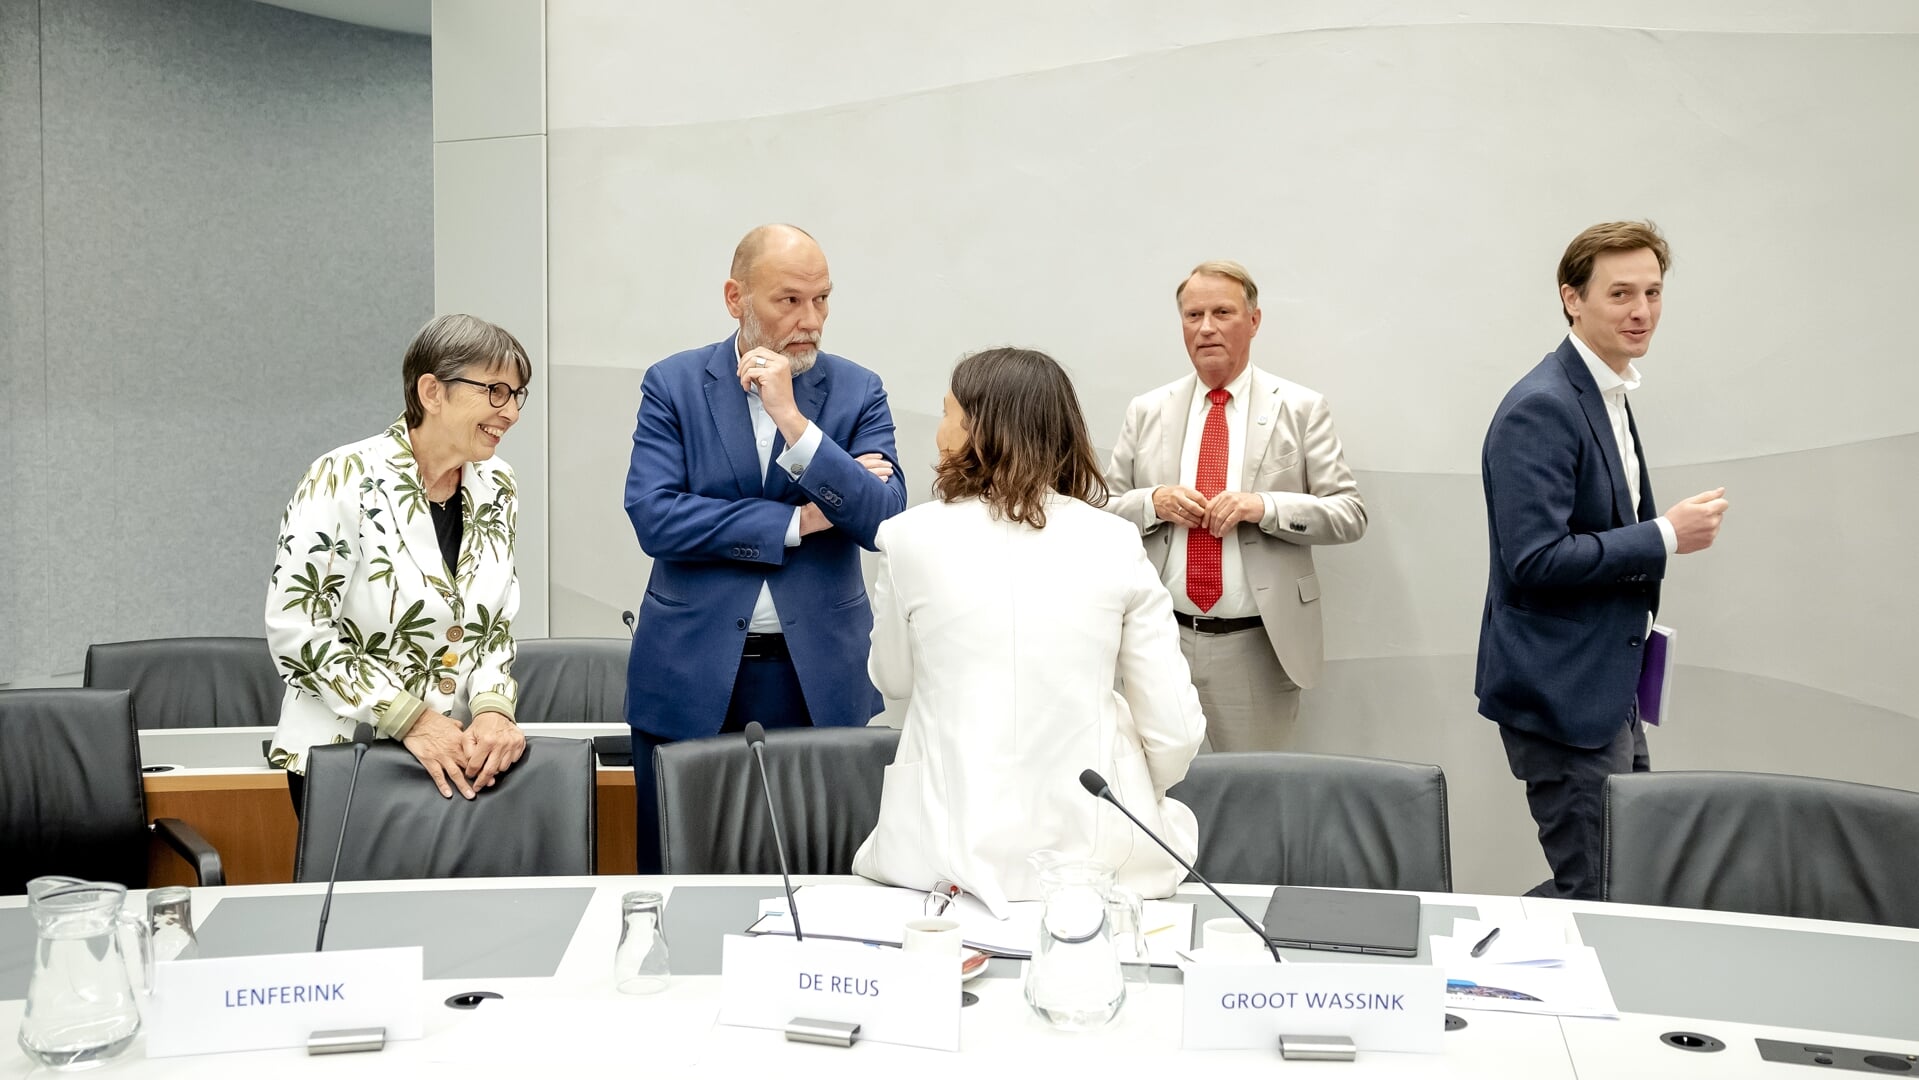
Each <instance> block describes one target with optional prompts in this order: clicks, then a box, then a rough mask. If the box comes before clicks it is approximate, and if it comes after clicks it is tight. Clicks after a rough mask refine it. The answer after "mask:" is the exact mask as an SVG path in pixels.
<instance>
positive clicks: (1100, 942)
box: [1026, 851, 1126, 1031]
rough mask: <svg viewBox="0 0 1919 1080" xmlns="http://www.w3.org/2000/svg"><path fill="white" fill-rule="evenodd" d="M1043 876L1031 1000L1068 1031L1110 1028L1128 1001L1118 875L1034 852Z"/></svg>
mask: <svg viewBox="0 0 1919 1080" xmlns="http://www.w3.org/2000/svg"><path fill="white" fill-rule="evenodd" d="M1028 861H1030V862H1031V863H1032V864H1033V867H1034V868H1035V869H1036V870H1038V871H1039V883H1040V893H1041V902H1042V905H1043V906H1042V908H1041V914H1040V925H1039V940H1038V941H1036V942H1035V943H1034V944H1033V959H1032V960H1031V961H1030V962H1029V963H1028V964H1027V965H1026V1003H1027V1004H1028V1005H1031V1006H1032V1007H1033V1011H1034V1012H1036V1013H1038V1014H1039V1016H1040V1019H1042V1020H1045V1021H1046V1022H1047V1023H1049V1024H1051V1025H1053V1026H1054V1027H1057V1028H1062V1029H1064V1030H1067V1031H1091V1030H1094V1029H1096V1028H1102V1027H1105V1026H1106V1025H1107V1024H1110V1023H1112V1022H1113V1019H1114V1018H1115V1017H1117V1016H1118V1015H1119V1008H1120V1006H1121V1005H1122V1004H1124V1003H1125V1001H1126V980H1125V978H1124V976H1123V975H1122V974H1121V971H1120V952H1119V948H1118V945H1117V943H1116V942H1115V941H1114V940H1113V926H1114V921H1115V920H1114V919H1113V913H1112V908H1113V907H1114V906H1115V905H1124V904H1125V902H1126V901H1125V900H1124V899H1123V898H1122V897H1120V896H1118V895H1116V893H1115V890H1114V886H1113V870H1112V868H1111V867H1109V866H1106V865H1105V864H1103V863H1097V862H1093V861H1091V860H1089V859H1078V858H1071V857H1067V856H1063V855H1061V854H1059V853H1058V852H1055V851H1040V852H1035V853H1034V854H1033V855H1032V856H1031V857H1030V858H1029V860H1028Z"/></svg>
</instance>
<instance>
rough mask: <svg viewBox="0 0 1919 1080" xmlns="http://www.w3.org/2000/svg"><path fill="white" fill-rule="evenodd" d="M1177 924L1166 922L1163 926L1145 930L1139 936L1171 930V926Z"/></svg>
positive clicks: (1176, 924)
mask: <svg viewBox="0 0 1919 1080" xmlns="http://www.w3.org/2000/svg"><path fill="white" fill-rule="evenodd" d="M1178 925H1179V924H1178V923H1167V924H1166V925H1165V926H1155V927H1153V928H1152V929H1151V930H1148V931H1146V932H1145V933H1144V934H1141V935H1140V936H1141V937H1152V936H1153V935H1154V934H1157V933H1159V932H1160V931H1162V930H1171V929H1172V928H1173V927H1175V926H1178Z"/></svg>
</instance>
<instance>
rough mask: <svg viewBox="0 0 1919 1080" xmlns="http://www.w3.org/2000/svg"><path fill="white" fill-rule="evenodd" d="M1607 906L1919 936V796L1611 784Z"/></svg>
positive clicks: (1764, 784) (1663, 777)
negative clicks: (1867, 926)
mask: <svg viewBox="0 0 1919 1080" xmlns="http://www.w3.org/2000/svg"><path fill="white" fill-rule="evenodd" d="M1604 845H1605V846H1604V850H1605V883H1604V893H1603V895H1604V897H1605V898H1606V899H1608V900H1614V901H1618V902H1620V903H1627V904H1663V905H1666V906H1669V907H1689V908H1707V909H1710V910H1713V911H1745V912H1751V913H1753V914H1758V915H1793V916H1798V917H1800V918H1807V919H1842V920H1845V921H1847V922H1865V923H1880V924H1882V925H1887V926H1919V872H1916V871H1915V870H1914V869H1913V857H1914V853H1915V852H1919V792H1911V791H1901V790H1898V789H1895V788H1883V787H1873V786H1871V785H1868V784H1850V783H1846V782H1845V781H1842V780H1820V779H1815V778H1812V777H1807V776H1773V775H1769V774H1765V773H1743V772H1649V773H1631V774H1625V775H1619V776H1612V777H1608V778H1607V780H1606V825H1605V841H1604Z"/></svg>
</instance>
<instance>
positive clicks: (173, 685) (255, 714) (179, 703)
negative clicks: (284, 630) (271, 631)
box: [84, 637, 287, 728]
mask: <svg viewBox="0 0 1919 1080" xmlns="http://www.w3.org/2000/svg"><path fill="white" fill-rule="evenodd" d="M84 682H85V684H86V685H87V686H93V687H101V688H105V689H119V690H131V691H133V715H134V716H135V718H137V719H138V720H139V722H140V726H141V727H143V728H181V727H272V726H274V725H275V724H278V723H279V722H280V703H281V702H282V701H283V700H285V698H286V690H287V686H286V683H284V682H282V681H281V680H280V672H279V669H278V668H277V667H276V666H275V665H274V662H273V654H272V652H271V651H269V650H268V649H267V641H266V639H265V638H245V637H184V638H156V639H154V640H152V641H116V642H112V643H108V644H102V645H89V646H88V647H87V671H86V676H85V678H84Z"/></svg>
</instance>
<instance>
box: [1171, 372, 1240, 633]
mask: <svg viewBox="0 0 1919 1080" xmlns="http://www.w3.org/2000/svg"><path fill="white" fill-rule="evenodd" d="M1252 385H1253V365H1251V364H1247V365H1246V369H1245V370H1244V371H1241V372H1240V373H1239V375H1238V376H1236V377H1235V378H1234V379H1233V381H1232V382H1229V383H1227V384H1226V386H1225V387H1224V389H1225V391H1226V393H1227V395H1228V396H1227V398H1226V404H1225V406H1224V408H1225V409H1226V487H1225V488H1224V489H1223V490H1226V491H1239V490H1240V479H1241V473H1242V472H1243V471H1244V466H1245V464H1246V392H1247V391H1248V390H1250V389H1252ZM1207 389H1208V388H1207V386H1206V384H1205V383H1198V384H1196V385H1195V386H1194V387H1193V407H1192V410H1191V411H1190V412H1188V413H1187V414H1186V442H1185V445H1183V446H1182V447H1181V448H1180V451H1179V479H1180V482H1181V483H1183V484H1185V485H1186V486H1187V487H1191V488H1197V487H1199V483H1198V480H1199V443H1200V440H1201V439H1202V438H1203V437H1204V436H1205V434H1206V415H1207V414H1208V413H1210V412H1212V410H1213V403H1212V402H1211V401H1208V400H1207V399H1206V394H1207ZM1260 500H1261V501H1262V502H1267V501H1268V500H1267V499H1266V496H1264V495H1261V496H1260ZM1150 505H1151V503H1150V502H1149V503H1148V506H1150ZM1268 509H1271V507H1270V506H1268ZM1173 528H1174V529H1176V530H1177V531H1176V532H1175V533H1174V534H1173V543H1172V547H1171V549H1170V550H1168V551H1167V553H1166V568H1165V571H1164V572H1163V573H1162V574H1161V575H1160V580H1162V581H1164V582H1165V583H1166V591H1167V592H1170V593H1172V594H1173V607H1174V608H1175V609H1176V610H1179V611H1183V612H1185V613H1186V614H1188V615H1204V616H1206V617H1208V618H1212V619H1242V618H1245V617H1247V616H1249V615H1257V614H1259V606H1258V605H1257V604H1255V603H1254V602H1253V590H1252V587H1251V586H1249V585H1247V584H1246V569H1245V567H1244V565H1243V564H1242V560H1241V559H1240V554H1239V543H1238V542H1237V540H1236V539H1235V537H1234V533H1237V532H1238V531H1239V530H1238V529H1234V530H1233V532H1231V533H1227V534H1226V536H1225V537H1224V538H1223V539H1221V540H1220V552H1219V555H1220V562H1219V579H1220V584H1221V585H1222V586H1223V587H1224V591H1223V592H1221V593H1220V596H1219V602H1218V603H1216V604H1214V605H1213V609H1212V610H1211V611H1201V610H1199V605H1198V604H1195V603H1193V601H1192V598H1191V597H1189V596H1187V595H1186V534H1187V533H1189V532H1191V531H1192V530H1191V529H1188V528H1186V527H1185V526H1183V525H1175V526H1173Z"/></svg>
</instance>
